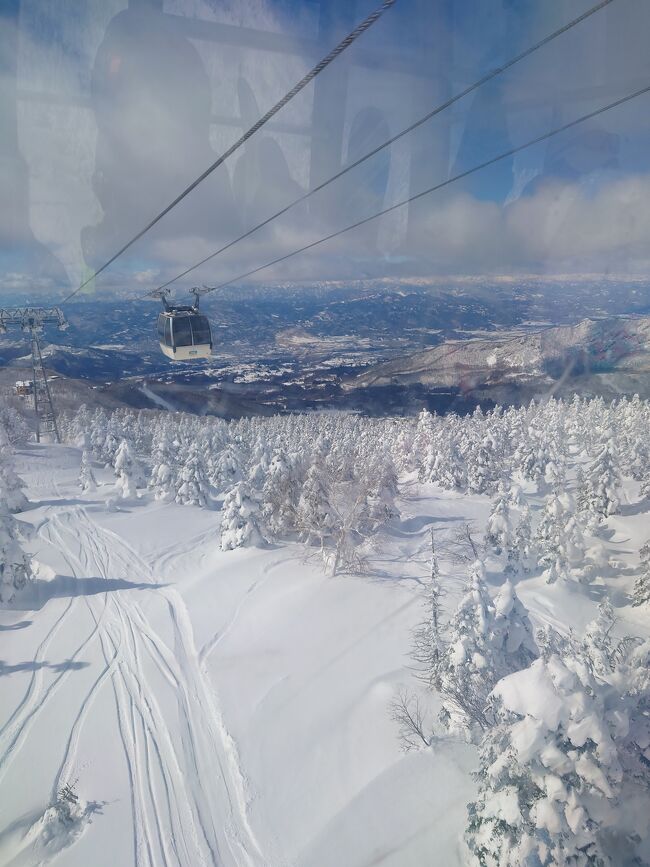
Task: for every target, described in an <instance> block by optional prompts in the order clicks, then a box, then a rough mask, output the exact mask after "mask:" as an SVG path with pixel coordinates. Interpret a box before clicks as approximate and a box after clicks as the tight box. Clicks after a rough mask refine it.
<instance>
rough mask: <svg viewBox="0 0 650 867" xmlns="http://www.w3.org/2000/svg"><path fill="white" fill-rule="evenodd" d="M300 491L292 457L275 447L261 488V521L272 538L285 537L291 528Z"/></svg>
mask: <svg viewBox="0 0 650 867" xmlns="http://www.w3.org/2000/svg"><path fill="white" fill-rule="evenodd" d="M300 493H301V485H300V482H299V479H298V475H297V473H296V471H295V466H294V463H293V461H292V460H291V458H290V457H289V456H288V455H287V454H286V452H284V451H283V450H282V449H276V451H275V452H274V453H273V455H272V457H271V461H270V463H269V469H268V473H267V476H266V481H265V482H264V488H263V491H262V502H263V507H262V509H263V515H264V524H265V527H266V528H267V529H268V531H269V533H270V534H271V537H272V538H273V539H282V538H285V537H286V536H288V535H290V534H291V533H292V532H294V531H295V529H296V508H297V505H298V500H299V498H300Z"/></svg>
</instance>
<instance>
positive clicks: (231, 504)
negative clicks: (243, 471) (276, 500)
mask: <svg viewBox="0 0 650 867" xmlns="http://www.w3.org/2000/svg"><path fill="white" fill-rule="evenodd" d="M260 525H261V505H260V502H259V500H258V499H257V497H256V496H255V495H254V493H253V491H252V490H251V488H250V485H249V484H248V482H245V481H242V482H237V484H236V485H235V486H234V487H233V488H231V489H230V491H228V492H227V494H226V496H225V498H224V501H223V510H222V517H221V550H222V551H231V550H233V549H234V548H242V547H244V546H255V545H261V544H262V543H263V542H264V537H263V535H262V531H261V528H260Z"/></svg>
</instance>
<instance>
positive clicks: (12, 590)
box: [0, 495, 32, 603]
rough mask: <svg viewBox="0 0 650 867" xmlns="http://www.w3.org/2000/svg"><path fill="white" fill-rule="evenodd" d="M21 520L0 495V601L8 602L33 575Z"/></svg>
mask: <svg viewBox="0 0 650 867" xmlns="http://www.w3.org/2000/svg"><path fill="white" fill-rule="evenodd" d="M23 536H24V534H23V533H22V532H21V529H20V525H19V522H18V521H17V520H16V519H15V518H14V517H13V515H12V514H11V512H10V510H9V506H8V504H7V501H6V500H5V499H4V498H3V497H2V496H1V495H0V602H4V603H8V602H11V601H12V599H13V598H14V596H15V594H16V591H17V590H21V589H22V588H23V587H24V586H25V584H26V583H27V581H28V580H29V579H30V578H31V576H32V569H31V559H30V557H29V555H28V554H26V553H25V551H23V549H22V547H21V545H20V539H21V537H23Z"/></svg>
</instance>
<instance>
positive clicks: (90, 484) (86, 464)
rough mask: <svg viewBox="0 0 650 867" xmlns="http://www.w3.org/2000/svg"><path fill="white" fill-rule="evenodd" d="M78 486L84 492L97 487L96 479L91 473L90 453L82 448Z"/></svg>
mask: <svg viewBox="0 0 650 867" xmlns="http://www.w3.org/2000/svg"><path fill="white" fill-rule="evenodd" d="M79 487H80V488H81V490H82V491H83V492H84V493H87V492H88V491H94V490H95V489H96V487H97V479H96V478H95V474H94V473H93V467H92V461H91V459H90V453H89V452H88V451H87V450H86V449H84V450H83V452H82V453H81V464H80V466H79Z"/></svg>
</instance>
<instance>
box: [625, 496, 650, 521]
mask: <svg viewBox="0 0 650 867" xmlns="http://www.w3.org/2000/svg"><path fill="white" fill-rule="evenodd" d="M646 512H650V501H649V500H648V499H644V500H641V501H640V502H638V503H623V505H621V506H620V507H619V515H620V517H621V518H630V517H632V516H633V515H644V514H645V513H646Z"/></svg>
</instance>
